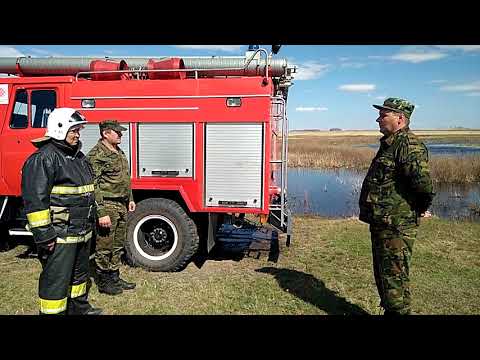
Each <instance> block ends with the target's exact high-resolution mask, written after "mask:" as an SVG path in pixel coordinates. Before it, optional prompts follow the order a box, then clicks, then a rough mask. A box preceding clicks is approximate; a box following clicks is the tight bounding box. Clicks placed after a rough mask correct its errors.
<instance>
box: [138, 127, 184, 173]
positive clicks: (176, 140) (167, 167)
mask: <svg viewBox="0 0 480 360" xmlns="http://www.w3.org/2000/svg"><path fill="white" fill-rule="evenodd" d="M138 139H139V144H138V167H139V175H140V176H142V177H143V176H164V177H170V176H174V177H192V176H193V124H192V123H175V124H174V123H148V124H147V123H142V124H139V125H138Z"/></svg>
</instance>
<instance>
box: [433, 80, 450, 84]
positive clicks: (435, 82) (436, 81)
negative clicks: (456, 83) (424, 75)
mask: <svg viewBox="0 0 480 360" xmlns="http://www.w3.org/2000/svg"><path fill="white" fill-rule="evenodd" d="M446 82H448V81H447V80H432V81H430V84H444V83H446Z"/></svg>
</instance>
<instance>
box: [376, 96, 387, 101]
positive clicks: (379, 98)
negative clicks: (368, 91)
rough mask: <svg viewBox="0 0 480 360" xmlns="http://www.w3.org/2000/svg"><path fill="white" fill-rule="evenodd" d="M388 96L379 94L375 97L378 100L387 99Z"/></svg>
mask: <svg viewBox="0 0 480 360" xmlns="http://www.w3.org/2000/svg"><path fill="white" fill-rule="evenodd" d="M386 98H387V97H386V96H384V95H379V96H375V99H377V100H385V99H386Z"/></svg>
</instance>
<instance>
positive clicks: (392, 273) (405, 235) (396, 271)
mask: <svg viewBox="0 0 480 360" xmlns="http://www.w3.org/2000/svg"><path fill="white" fill-rule="evenodd" d="M370 233H371V238H372V255H373V273H374V276H375V283H376V285H377V289H378V294H379V296H380V300H381V301H380V306H381V307H383V308H384V309H385V311H386V312H389V313H395V314H409V313H410V312H411V302H412V296H411V292H410V277H409V276H410V265H411V260H412V250H413V245H414V242H415V239H416V237H417V228H416V227H415V228H411V229H402V230H399V229H391V228H388V229H387V228H384V227H375V226H372V225H371V226H370Z"/></svg>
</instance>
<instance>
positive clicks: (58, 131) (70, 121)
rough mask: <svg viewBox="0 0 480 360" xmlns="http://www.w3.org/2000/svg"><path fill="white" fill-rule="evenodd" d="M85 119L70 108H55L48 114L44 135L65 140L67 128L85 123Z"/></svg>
mask: <svg viewBox="0 0 480 360" xmlns="http://www.w3.org/2000/svg"><path fill="white" fill-rule="evenodd" d="M86 123H87V119H85V117H84V116H83V115H82V114H80V113H79V112H77V111H76V110H75V109H71V108H56V109H54V110H53V111H52V112H51V114H50V115H49V116H48V124H47V132H46V133H45V136H49V137H51V138H54V139H57V140H65V138H66V137H67V132H68V130H69V129H70V128H71V127H72V126H75V125H80V124H86Z"/></svg>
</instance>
